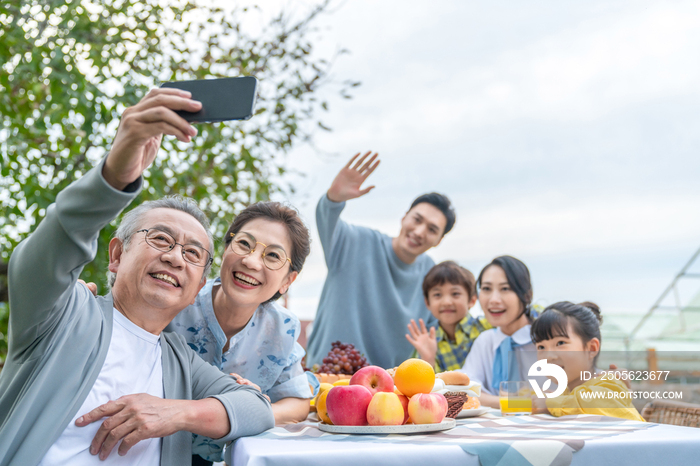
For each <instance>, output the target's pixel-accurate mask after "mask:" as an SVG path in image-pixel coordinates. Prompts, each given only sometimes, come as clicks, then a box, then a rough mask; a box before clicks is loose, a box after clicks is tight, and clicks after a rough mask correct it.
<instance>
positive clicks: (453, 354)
mask: <svg viewBox="0 0 700 466" xmlns="http://www.w3.org/2000/svg"><path fill="white" fill-rule="evenodd" d="M490 328H493V327H492V326H491V324H489V323H488V321H487V320H486V317H483V316H482V317H478V318H474V317H472V316H466V317H465V318H464V319H462V320H460V321H459V323H458V324H457V328H456V330H455V341H450V338H449V337H448V336H447V333H445V331H444V330H443V329H442V327H440V326H438V328H437V331H436V332H435V337H436V340H437V344H438V350H437V355H436V356H435V364H434V366H435V372H445V371H455V370H459V369H461V368H462V366H464V361H466V359H467V354H469V350H470V349H472V345H473V344H474V340H476V337H478V336H479V335H480V334H481V332H483V331H485V330H488V329H490ZM411 357H414V358H417V357H419V356H418V352H417V351H413V355H412V356H411Z"/></svg>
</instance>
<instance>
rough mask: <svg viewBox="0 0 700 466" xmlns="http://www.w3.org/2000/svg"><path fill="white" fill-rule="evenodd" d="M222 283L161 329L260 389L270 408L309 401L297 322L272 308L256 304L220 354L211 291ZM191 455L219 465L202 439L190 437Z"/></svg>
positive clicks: (207, 288)
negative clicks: (284, 401) (285, 401)
mask: <svg viewBox="0 0 700 466" xmlns="http://www.w3.org/2000/svg"><path fill="white" fill-rule="evenodd" d="M220 285H221V280H220V279H219V278H217V279H215V280H209V281H208V282H207V284H206V285H204V288H202V289H201V291H200V292H199V294H198V295H197V298H196V300H195V302H194V304H192V305H190V306H188V307H186V308H185V309H184V310H183V311H182V312H180V313H179V314H178V315H177V316H176V317H175V319H173V321H172V322H171V323H170V325H168V327H167V328H166V330H167V331H170V332H176V333H179V334H180V335H182V336H183V337H185V339H186V340H187V344H188V345H189V346H190V348H192V349H193V350H195V352H197V354H198V355H199V356H200V357H201V358H202V359H204V360H205V361H207V362H208V363H210V364H211V365H213V366H216V367H218V368H219V369H220V370H222V371H223V372H225V373H227V374H229V373H231V372H234V373H236V374H238V375H240V376H241V377H243V378H246V379H248V380H250V381H251V382H253V383H255V384H257V385H258V386H260V390H261V391H262V392H263V393H264V394H266V395H267V396H269V397H270V401H271V402H272V403H275V402H277V401H279V400H281V399H282V398H288V397H294V398H311V397H312V393H311V390H310V389H309V383H310V382H312V383H313V382H314V381H316V379H315V377H314V380H313V381H311V380H310V378H307V375H306V374H305V373H304V369H303V368H302V366H301V359H302V358H303V357H304V354H305V352H304V348H302V347H301V345H300V344H299V343H297V338H299V332H300V331H301V325H300V323H299V319H298V318H297V317H296V316H295V315H294V314H292V313H291V312H290V311H288V310H287V309H285V308H284V307H282V306H280V305H279V304H277V303H276V302H270V303H266V304H261V305H260V306H259V307H258V308H257V309H256V311H255V313H254V314H253V317H251V319H250V320H249V321H248V323H247V324H246V326H245V327H244V328H243V329H242V330H241V331H240V332H238V333H237V334H235V335H234V336H233V337H231V340H230V344H229V349H228V350H227V351H226V352H225V353H224V352H223V349H224V347H225V346H226V334H225V333H224V331H223V330H222V328H221V326H220V325H219V321H218V320H217V319H216V315H215V314H214V306H213V304H212V289H213V287H214V286H220ZM194 441H195V445H194V446H193V452H194V453H196V454H199V455H200V456H202V457H205V458H208V459H209V460H210V461H221V459H220V453H221V451H220V449H219V448H218V447H217V446H216V445H214V444H212V443H211V440H209V439H207V438H205V437H199V436H197V435H195V436H194Z"/></svg>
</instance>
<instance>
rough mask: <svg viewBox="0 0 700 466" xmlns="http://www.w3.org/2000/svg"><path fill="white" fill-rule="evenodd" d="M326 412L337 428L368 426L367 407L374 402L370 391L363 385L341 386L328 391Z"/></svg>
mask: <svg viewBox="0 0 700 466" xmlns="http://www.w3.org/2000/svg"><path fill="white" fill-rule="evenodd" d="M327 393H328V395H326V410H327V411H328V417H329V418H330V419H331V421H332V422H333V424H335V425H336V426H366V425H367V407H368V406H369V403H370V401H372V394H371V393H370V391H369V389H367V388H366V387H364V386H362V385H340V386H337V387H333V388H332V389H330V390H328V392H327Z"/></svg>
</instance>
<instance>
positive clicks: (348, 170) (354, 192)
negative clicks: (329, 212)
mask: <svg viewBox="0 0 700 466" xmlns="http://www.w3.org/2000/svg"><path fill="white" fill-rule="evenodd" d="M371 153H372V151H368V152H366V153H365V154H364V155H363V156H362V157H360V152H358V153H357V154H355V156H354V157H353V158H351V159H350V161H349V162H348V164H347V165H345V166H344V167H343V169H342V170H340V173H338V175H336V177H335V179H334V180H333V184H331V187H330V189H328V199H330V200H331V201H333V202H343V201H347V200H350V199H356V198H358V197H360V196H364V195H365V194H367V193H368V192H370V191H371V190H372V188H374V186H369V187H367V188H365V189H361V188H362V183H364V182H365V180H366V179H367V177H368V176H369V175H371V174H372V172H373V171H374V170H375V169H376V168H377V166H378V165H379V160H378V159H377V156H378V155H379V154H377V153H376V152H375V153H374V155H372V157H370V159H369V160H367V162H365V159H367V156H369V155H370V154H371ZM358 157H360V159H359V160H357V158H358ZM356 160H357V162H355V161H356ZM375 160H376V161H375ZM353 163H354V165H353Z"/></svg>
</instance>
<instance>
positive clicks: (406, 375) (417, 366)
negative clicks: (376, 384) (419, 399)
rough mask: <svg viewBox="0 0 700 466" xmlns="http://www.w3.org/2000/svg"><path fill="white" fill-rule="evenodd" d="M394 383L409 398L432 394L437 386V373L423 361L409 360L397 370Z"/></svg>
mask: <svg viewBox="0 0 700 466" xmlns="http://www.w3.org/2000/svg"><path fill="white" fill-rule="evenodd" d="M394 383H395V384H396V388H398V389H399V391H400V392H401V393H403V394H404V395H406V396H407V397H409V398H411V397H412V396H413V395H415V394H416V393H430V391H431V390H432V389H433V386H434V385H435V371H434V370H433V366H431V365H430V364H429V363H427V362H425V361H423V360H422V359H415V358H413V359H407V360H405V361H404V362H402V363H401V365H400V366H399V367H397V368H396V375H394Z"/></svg>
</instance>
